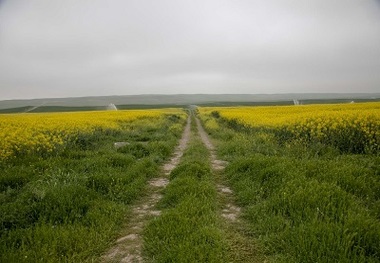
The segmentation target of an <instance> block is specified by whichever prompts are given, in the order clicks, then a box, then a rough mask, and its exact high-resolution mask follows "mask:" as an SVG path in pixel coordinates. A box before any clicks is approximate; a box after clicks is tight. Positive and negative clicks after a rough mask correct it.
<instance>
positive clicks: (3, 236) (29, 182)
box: [0, 116, 184, 262]
mask: <svg viewBox="0 0 380 263" xmlns="http://www.w3.org/2000/svg"><path fill="white" fill-rule="evenodd" d="M121 125H122V126H123V127H125V129H124V130H121V131H114V130H99V131H97V132H95V133H94V134H91V135H90V134H82V135H81V136H79V138H78V139H77V140H76V141H73V142H72V143H71V144H70V145H69V146H68V147H67V148H65V149H61V150H60V151H59V152H56V153H52V154H49V155H41V156H37V155H30V156H18V157H17V158H15V159H12V160H11V161H7V162H2V163H0V168H1V169H0V170H1V171H2V174H1V175H0V201H1V202H0V262H91V261H93V260H96V259H97V258H98V257H99V255H100V254H101V253H103V251H104V250H105V249H107V248H108V247H109V246H110V244H111V243H112V241H113V240H114V238H115V237H116V235H117V233H118V232H119V230H120V226H121V225H122V222H123V221H124V220H125V218H126V217H127V215H128V214H129V206H128V205H129V204H131V203H132V202H133V201H134V200H136V198H138V197H139V196H141V195H142V193H143V192H144V188H145V186H146V182H147V180H148V179H149V178H152V177H154V176H156V175H157V174H158V173H159V171H158V168H159V166H160V165H161V164H162V162H163V161H164V160H165V159H166V158H168V157H169V156H170V154H171V152H172V149H173V148H174V146H175V145H176V143H177V140H178V138H179V136H180V134H181V128H182V127H183V125H184V120H183V119H179V118H174V117H173V116H167V117H165V118H162V119H159V120H158V119H155V120H152V119H139V120H136V121H134V122H128V123H123V124H121ZM116 141H128V142H130V144H129V145H127V146H125V147H122V148H120V149H118V150H116V149H114V147H113V143H114V142H116Z"/></svg>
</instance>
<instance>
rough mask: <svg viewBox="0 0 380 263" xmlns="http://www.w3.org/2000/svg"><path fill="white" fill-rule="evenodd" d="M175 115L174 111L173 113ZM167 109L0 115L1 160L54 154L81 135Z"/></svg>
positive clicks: (116, 126) (157, 114) (152, 115)
mask: <svg viewBox="0 0 380 263" xmlns="http://www.w3.org/2000/svg"><path fill="white" fill-rule="evenodd" d="M173 112H174V111H173ZM164 113H166V114H167V113H170V110H169V111H168V110H150V111H144V110H134V111H132V110H131V111H114V112H109V111H108V112H107V111H99V112H75V113H42V114H10V115H0V159H6V158H11V157H14V156H17V155H20V154H33V153H37V154H39V153H45V152H53V151H54V150H57V149H58V148H61V147H62V146H64V145H65V144H66V143H67V142H68V141H75V140H77V139H78V136H79V135H80V134H89V133H92V132H94V131H95V130H112V129H113V130H115V129H120V128H121V126H120V125H119V124H120V123H122V122H126V121H133V120H136V119H138V118H148V117H150V118H153V117H160V116H161V115H163V114H164Z"/></svg>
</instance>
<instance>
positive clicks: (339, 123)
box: [200, 102, 380, 153]
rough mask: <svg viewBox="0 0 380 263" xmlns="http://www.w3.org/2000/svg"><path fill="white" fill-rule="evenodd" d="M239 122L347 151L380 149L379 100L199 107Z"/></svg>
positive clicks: (204, 110) (202, 111)
mask: <svg viewBox="0 0 380 263" xmlns="http://www.w3.org/2000/svg"><path fill="white" fill-rule="evenodd" d="M200 112H201V113H202V114H211V113H213V112H214V115H215V113H216V112H217V114H218V115H220V116H221V117H222V118H224V119H226V120H229V121H234V122H237V123H238V124H239V125H243V126H246V127H255V128H268V129H272V130H277V131H278V134H280V135H281V136H282V137H283V138H284V139H286V138H289V137H291V138H293V139H298V140H300V141H318V142H322V143H326V144H330V145H334V146H338V148H340V149H341V150H343V151H345V150H347V151H349V152H358V153H360V152H378V151H379V149H380V103H379V102H374V103H357V104H356V103H354V104H331V105H301V106H268V107H233V108H231V107H229V108H227V107H224V108H201V109H200Z"/></svg>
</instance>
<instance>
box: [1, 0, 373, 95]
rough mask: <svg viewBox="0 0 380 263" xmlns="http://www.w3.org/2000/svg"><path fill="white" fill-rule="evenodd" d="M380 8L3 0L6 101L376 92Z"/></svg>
mask: <svg viewBox="0 0 380 263" xmlns="http://www.w3.org/2000/svg"><path fill="white" fill-rule="evenodd" d="M379 6H380V5H379V1H356V0H333V1H331V0H310V1H301V0H299V1H295V0H267V1H258V0H218V1H217V0H207V1H204V0H203V1H201V0H193V1H188V0H181V1H174V0H161V1H151V0H150V1H149V0H129V1H123V0H113V1H108V2H107V3H106V2H105V1H103V0H92V1H90V0H81V1H77V0H66V1H61V2H56V1H49V0H5V1H2V2H0V58H1V59H0V99H10V98H33V97H55V96H58V97H66V96H85V95H94V96H95V95H110V94H141V93H142V94H144V93H286V92H326V91H331V92H378V91H379V90H380V76H379V75H380V74H378V72H380V8H379Z"/></svg>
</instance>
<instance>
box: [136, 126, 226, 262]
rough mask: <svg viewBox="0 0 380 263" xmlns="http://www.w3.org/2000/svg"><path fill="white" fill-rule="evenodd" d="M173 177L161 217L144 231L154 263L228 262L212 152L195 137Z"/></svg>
mask: <svg viewBox="0 0 380 263" xmlns="http://www.w3.org/2000/svg"><path fill="white" fill-rule="evenodd" d="M192 124H193V125H192V132H193V137H192V140H191V142H190V145H189V147H188V149H187V150H186V152H185V154H184V156H183V159H182V161H181V163H180V165H179V166H177V167H176V168H175V169H174V170H173V171H172V172H171V174H170V184H169V185H168V186H167V188H166V189H165V191H164V196H163V198H162V199H161V201H160V202H159V204H158V206H159V208H161V209H162V210H163V212H162V215H161V216H160V217H158V218H155V219H153V220H152V221H151V222H150V223H149V224H148V226H147V227H146V229H145V230H144V235H143V236H144V253H145V255H146V257H147V258H149V259H151V260H153V261H154V262H225V259H226V253H225V247H226V241H225V238H224V236H223V230H222V229H220V226H221V224H220V218H219V216H218V200H217V192H216V187H215V182H214V179H213V174H212V172H211V170H210V164H209V160H208V155H209V152H208V150H207V149H206V148H205V146H204V145H203V144H202V142H201V141H200V138H199V137H198V136H194V132H196V128H195V126H194V124H195V122H194V121H193V123H192Z"/></svg>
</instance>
